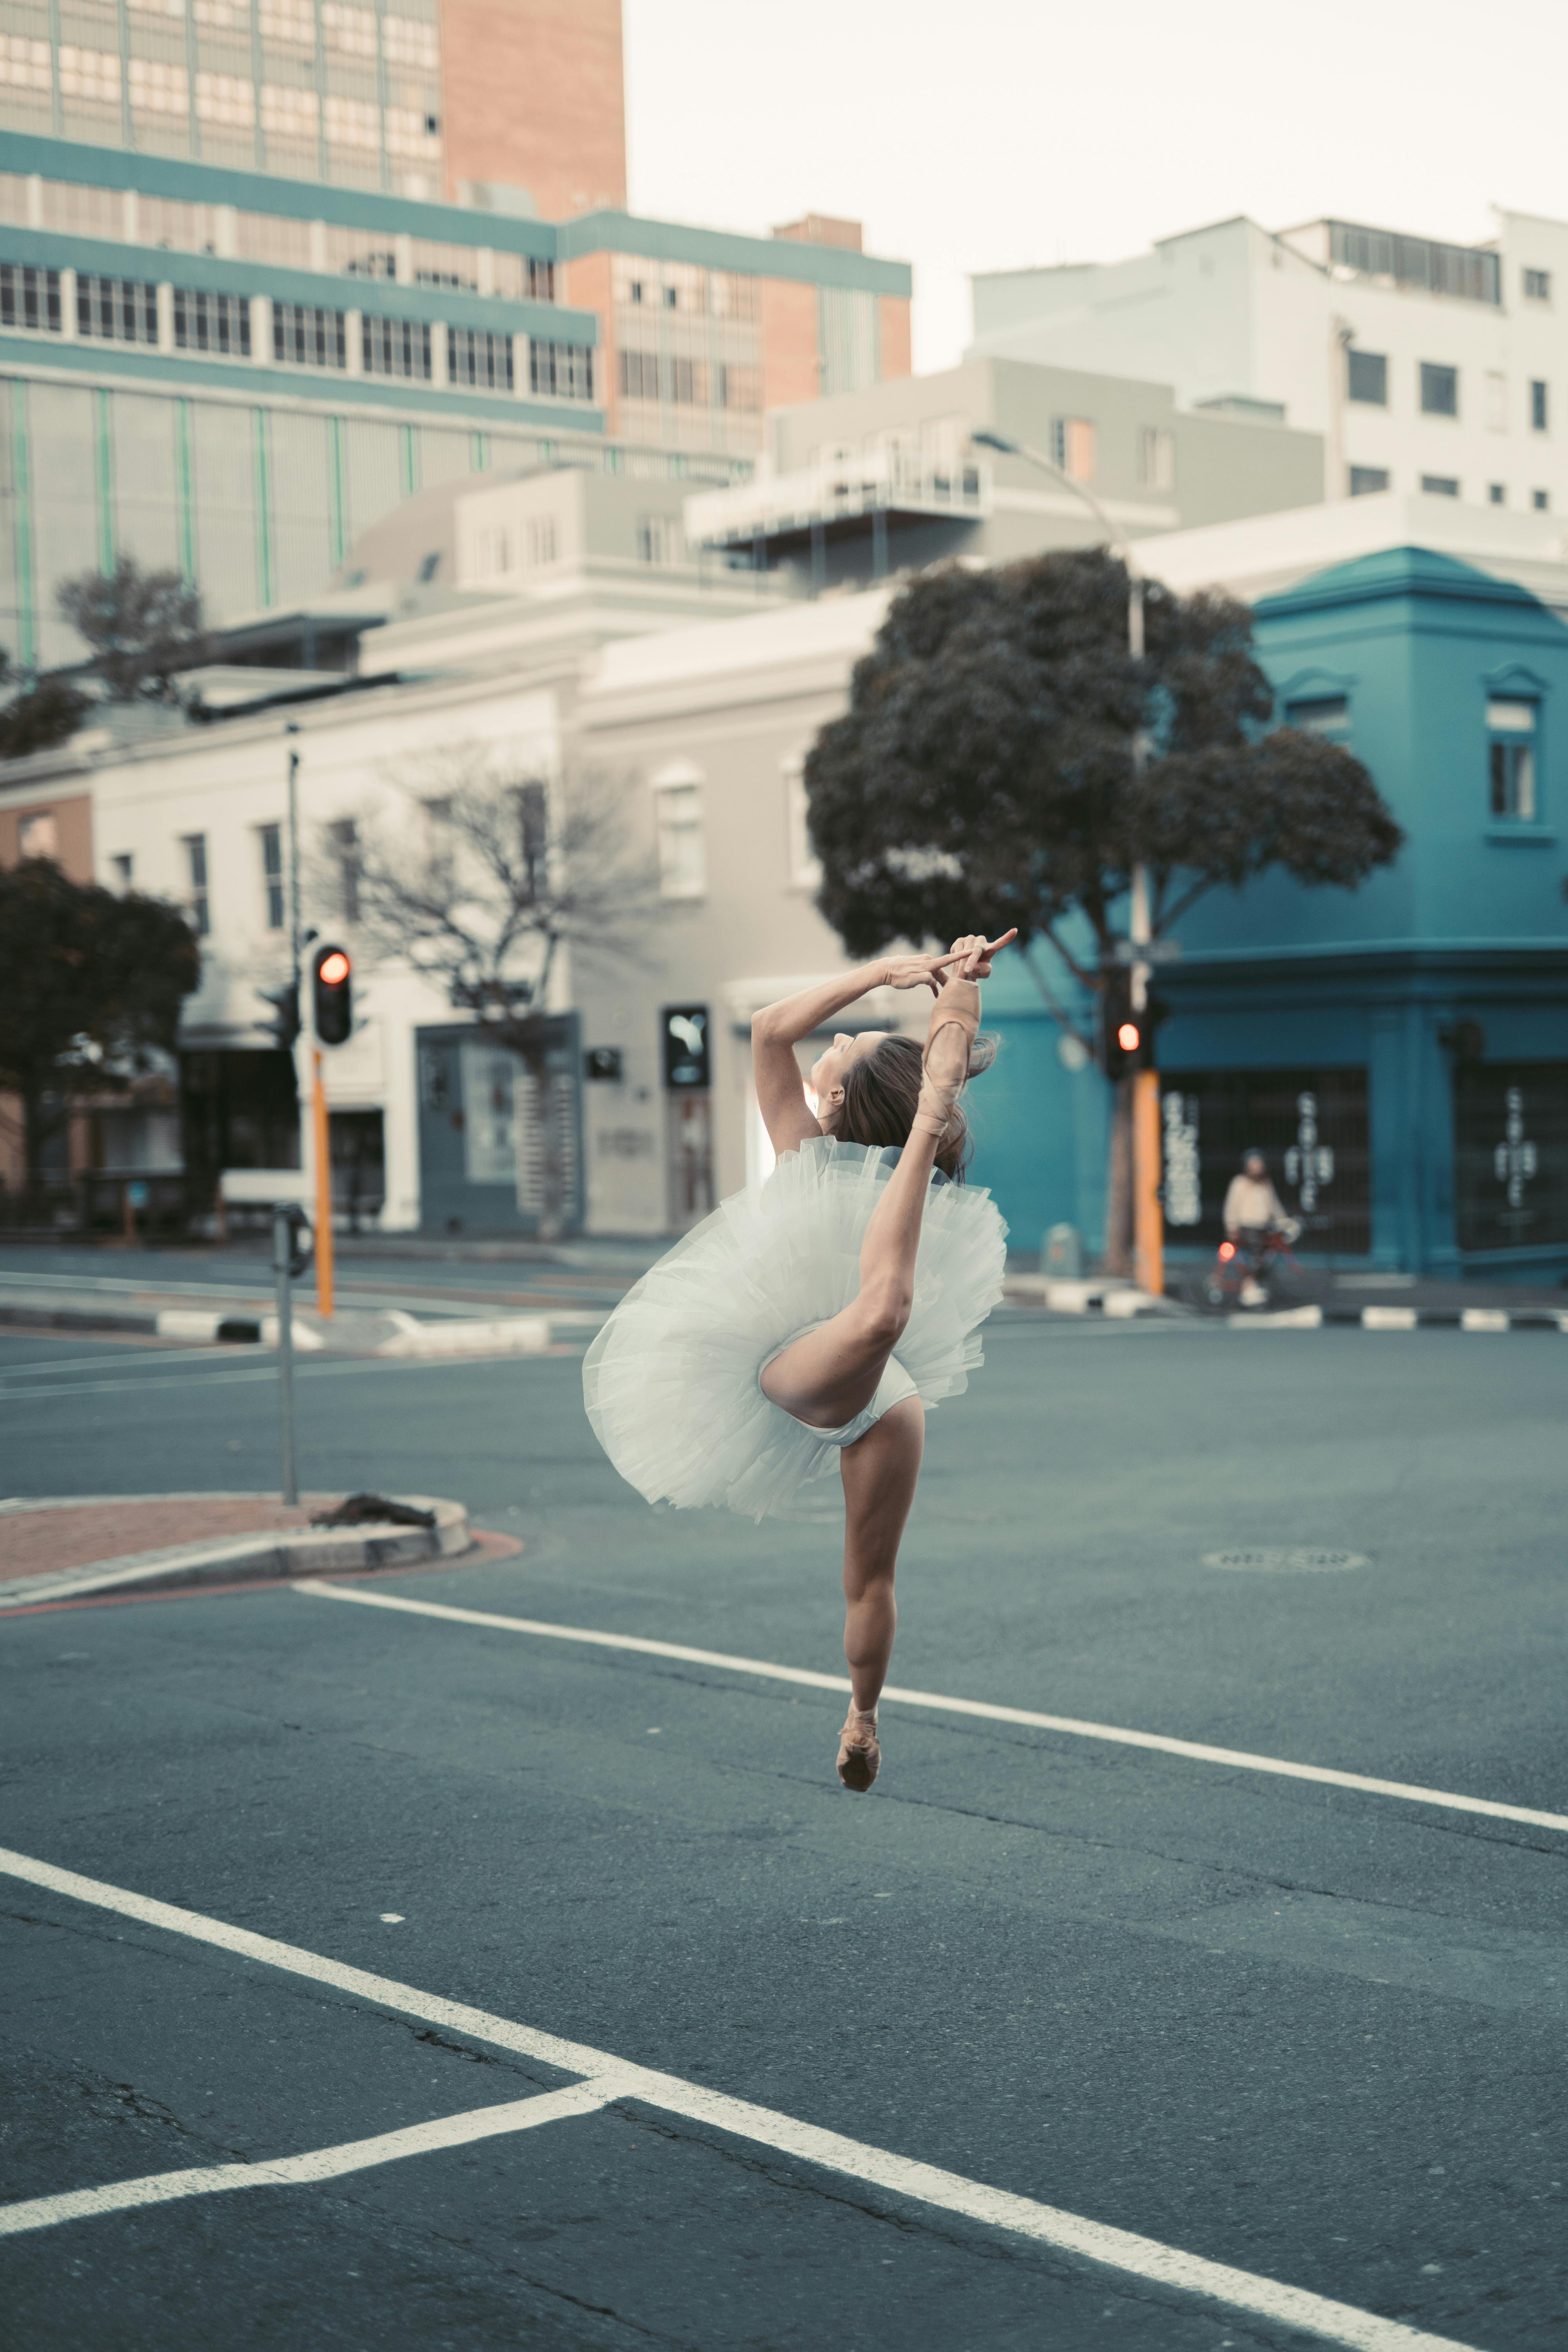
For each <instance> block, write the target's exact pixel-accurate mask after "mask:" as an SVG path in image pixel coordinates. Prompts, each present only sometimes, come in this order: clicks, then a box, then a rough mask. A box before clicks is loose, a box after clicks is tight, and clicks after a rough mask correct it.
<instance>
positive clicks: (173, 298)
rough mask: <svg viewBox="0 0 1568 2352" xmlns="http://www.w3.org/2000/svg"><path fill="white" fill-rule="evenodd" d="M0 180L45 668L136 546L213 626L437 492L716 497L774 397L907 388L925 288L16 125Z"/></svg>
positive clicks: (659, 231) (804, 261)
mask: <svg viewBox="0 0 1568 2352" xmlns="http://www.w3.org/2000/svg"><path fill="white" fill-rule="evenodd" d="M122 13H123V12H122ZM60 54H61V55H63V54H64V52H63V51H61V52H60ZM40 70H41V68H40ZM0 163H3V164H4V166H5V168H4V169H3V170H0V643H4V644H5V645H6V646H7V647H8V649H9V650H10V652H11V654H12V656H13V657H14V658H15V659H16V661H17V662H18V663H20V664H21V665H22V666H23V667H36V666H40V665H47V664H50V663H53V662H58V661H62V660H68V659H69V658H70V657H71V656H72V654H73V653H74V652H75V651H76V650H77V648H76V647H75V646H74V642H73V640H72V639H71V638H70V636H69V634H68V632H67V631H65V630H64V629H63V628H62V627H61V625H59V623H58V621H57V619H56V618H55V613H54V592H55V588H56V585H57V583H58V582H59V581H60V580H61V579H63V578H66V577H68V576H70V575H72V574H74V573H78V572H82V571H85V570H89V569H92V568H95V567H96V568H106V567H110V566H111V565H112V563H113V562H114V560H115V558H116V556H117V555H118V554H119V553H120V552H121V551H129V552H131V553H132V554H133V555H135V556H136V557H137V559H138V560H139V561H140V562H143V563H145V564H157V565H160V566H165V565H172V566H175V567H177V568H179V569H180V570H182V571H184V572H185V573H186V574H187V575H188V576H190V577H193V578H194V579H195V581H196V582H197V583H198V584H199V585H200V587H201V589H202V592H203V594H204V597H205V602H206V607H207V610H208V613H209V615H210V616H211V618H212V619H213V620H215V621H216V622H217V623H219V624H222V623H226V622H228V621H232V620H234V619H237V618H238V617H240V616H242V615H244V614H249V613H252V612H255V611H257V610H258V609H265V608H267V607H269V606H275V605H288V604H295V603H298V602H300V601H303V600H305V599H308V598H309V597H310V596H311V595H313V594H317V593H320V592H321V590H322V589H323V588H324V587H325V586H326V585H327V583H328V582H329V580H330V579H331V576H332V574H333V573H334V572H335V571H336V570H337V568H338V567H339V566H340V565H341V563H342V560H343V557H344V555H345V553H346V551H347V550H348V548H349V546H350V545H351V544H352V543H353V541H355V540H356V539H358V538H360V537H362V536H363V532H364V531H365V530H367V529H369V528H370V527H371V526H372V525H373V524H374V523H376V522H377V521H379V520H381V519H382V517H383V516H384V515H385V514H386V513H388V512H389V511H390V509H392V508H393V507H394V506H395V505H396V504H397V503H398V501H399V500H400V499H405V498H407V497H409V496H411V495H412V494H413V493H414V492H416V491H417V490H419V489H421V488H428V487H430V486H433V485H435V484H437V483H440V482H445V481H448V480H451V479H452V478H455V477H458V476H462V475H466V474H469V473H479V472H484V471H487V470H493V471H495V472H498V473H516V472H521V471H522V470H525V469H527V468H529V467H535V466H538V465H541V464H543V465H550V464H554V463H570V464H576V465H587V466H590V467H595V468H599V469H603V470H606V471H616V470H626V471H628V472H633V473H643V474H647V475H650V476H658V477H662V478H668V477H670V476H671V475H677V476H679V477H681V478H687V479H689V480H690V481H691V482H692V483H693V484H694V485H695V486H699V487H700V486H701V485H703V484H712V485H723V484H726V483H728V482H730V481H731V480H733V479H735V478H737V477H738V476H740V475H742V474H743V473H744V472H746V471H747V470H748V469H749V467H750V463H751V460H752V457H753V455H754V453H755V452H756V450H757V449H758V448H759V447H760V445H761V435H762V415H763V405H764V403H772V402H774V401H776V400H778V399H781V398H795V399H798V398H805V397H811V396H813V395H814V394H815V393H816V391H817V390H818V389H819V388H821V387H822V386H823V385H824V384H825V383H826V384H829V385H833V386H836V387H837V388H843V389H852V388H854V387H855V386H856V385H857V384H859V383H870V382H874V381H876V380H878V379H879V376H880V375H882V374H884V373H907V371H908V367H909V328H908V311H909V290H910V273H909V271H908V269H907V268H906V267H905V266H904V265H902V264H900V263H893V262H887V261H882V260H879V259H877V258H875V257H871V256H868V255H866V254H863V253H861V252H860V251H859V249H858V230H856V229H854V226H853V224H845V223H835V222H826V221H823V220H820V219H816V218H815V217H814V218H813V219H811V220H808V221H805V222H803V223H799V224H796V225H795V227H794V228H793V229H791V230H789V231H787V232H781V233H780V234H778V235H777V236H773V237H745V236H733V235H731V234H729V233H727V232H721V231H709V230H704V229H700V228H689V227H681V226H678V225H675V224H671V223H663V222H647V221H640V220H637V219H635V218H634V217H632V216H631V215H627V214H626V213H625V212H621V211H601V212H596V213H591V214H587V215H583V216H581V217H579V218H577V219H574V220H571V221H567V222H564V223H556V222H551V221H546V220H541V219H538V218H534V217H530V216H529V215H527V214H526V213H521V212H517V213H513V212H508V211H505V210H501V209H481V208H479V205H477V204H475V203H469V204H467V205H454V204H437V203H432V202H429V201H426V200H422V199H420V198H416V197H414V196H410V195H406V194H391V193H387V192H386V191H385V190H384V189H381V188H378V187H366V186H354V185H334V184H327V183H326V182H325V181H321V182H317V181H310V180H304V179H299V180H293V179H289V178H285V177H282V176H279V174H278V173H276V172H260V171H255V170H248V169H239V168H235V167H233V166H231V165H229V164H218V163H210V162H205V161H201V162H197V161H193V160H190V158H189V157H188V156H187V155H184V154H170V153H167V152H164V153H159V152H146V151H145V150H144V149H139V148H136V147H133V146H132V145H129V144H121V145H115V144H109V143H105V144H102V145H92V144H89V143H87V142H85V141H82V140H80V139H70V138H59V137H55V136H52V135H44V134H42V133H34V132H28V131H11V132H8V133H7V134H6V135H5V142H4V147H3V150H0ZM492 193H494V192H492Z"/></svg>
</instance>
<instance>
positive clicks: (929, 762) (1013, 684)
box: [805, 550, 1404, 1018]
mask: <svg viewBox="0 0 1568 2352" xmlns="http://www.w3.org/2000/svg"><path fill="white" fill-rule="evenodd" d="M1127 596H1128V581H1127V573H1126V571H1125V569H1124V567H1123V566H1122V564H1121V562H1120V561H1119V560H1118V559H1116V558H1115V557H1113V556H1111V555H1110V554H1108V553H1107V552H1105V551H1103V550H1090V551H1072V552H1068V553H1062V554H1055V555H1047V556H1042V557H1038V558H1035V559H1032V560H1031V561H1029V562H1024V563H1016V564H1012V565H1009V566H1007V567H1005V568H1004V569H999V570H994V571H984V572H971V571H965V570H960V569H959V568H957V567H956V566H954V567H951V568H948V569H945V570H942V571H940V572H931V573H927V574H925V575H924V576H923V577H921V578H920V579H917V580H916V581H914V582H913V583H911V584H910V586H909V587H908V588H906V589H905V590H904V591H903V593H901V594H900V596H898V597H897V598H895V600H894V602H893V604H891V606H890V607H889V612H888V614H887V617H886V619H885V620H884V622H883V624H882V626H881V628H880V629H879V631H878V634H877V639H876V643H875V644H874V646H872V648H871V651H870V652H869V653H868V654H867V655H866V656H865V657H864V658H863V659H862V660H861V661H860V662H859V663H858V665H857V667H856V670H855V675H854V679H853V684H852V688H851V693H850V702H849V709H848V710H847V712H846V713H845V715H844V716H843V717H842V718H840V719H835V720H833V721H831V722H830V724H829V725H827V726H826V727H825V728H824V729H823V730H822V732H821V734H820V735H819V736H818V738H817V740H816V744H815V746H814V747H813V749H812V751H811V754H810V756H809V758H808V760H807V761H806V768H805V780H806V787H807V792H808V794H809V803H810V821H811V834H812V839H813V842H814V844H815V846H816V851H817V854H818V856H820V858H821V861H822V866H823V872H824V882H823V887H822V891H821V895H820V898H819V901H818V903H819V904H820V906H821V908H822V910H823V912H824V914H825V915H826V917H827V919H828V920H829V921H830V922H831V923H832V924H833V925H834V927H835V929H837V931H838V933H839V935H840V937H841V938H842V939H843V940H844V943H845V945H846V947H847V949H848V950H849V951H850V953H851V954H854V955H870V954H874V953H876V952H877V951H878V950H879V949H881V948H883V947H885V946H887V945H888V944H889V943H890V942H891V941H893V940H898V939H909V940H926V939H940V940H947V939H953V938H956V937H957V936H958V935H959V934H960V933H961V932H963V931H965V930H969V929H973V928H974V927H975V926H976V925H977V924H978V923H981V922H982V921H984V923H985V924H987V925H989V926H990V927H991V928H993V929H998V928H1000V927H1002V926H1004V925H1005V924H1008V923H1016V925H1017V927H1018V934H1019V942H1020V945H1021V946H1023V947H1025V948H1027V946H1028V944H1029V942H1030V941H1031V940H1037V939H1042V938H1043V939H1046V940H1049V941H1050V942H1051V944H1052V945H1053V946H1054V947H1056V948H1057V950H1058V952H1059V953H1060V954H1061V955H1062V957H1063V959H1064V961H1066V962H1067V963H1068V965H1069V967H1070V968H1071V969H1072V970H1073V971H1075V972H1076V973H1077V974H1078V976H1079V978H1080V979H1081V980H1082V981H1084V982H1086V984H1088V985H1089V986H1098V985H1099V984H1100V979H1099V972H1098V971H1097V970H1096V969H1095V968H1094V967H1092V966H1089V965H1086V964H1085V963H1084V962H1083V961H1082V959H1081V958H1080V957H1079V956H1078V955H1075V953H1074V952H1073V951H1072V949H1071V947H1070V945H1069V944H1068V942H1067V941H1066V940H1064V938H1063V929H1062V927H1063V924H1064V921H1065V919H1067V918H1068V916H1070V915H1072V914H1074V913H1079V914H1081V915H1083V916H1084V917H1086V918H1087V919H1088V921H1089V925H1090V927H1091V929H1092V930H1093V933H1094V935H1095V939H1096V940H1097V943H1098V950H1099V968H1100V971H1103V969H1104V967H1106V966H1107V965H1108V964H1109V963H1110V961H1111V960H1112V958H1113V957H1114V953H1115V941H1116V938H1117V929H1116V926H1115V924H1114V923H1113V920H1112V910H1113V908H1114V907H1115V904H1116V901H1117V900H1118V898H1121V897H1123V896H1124V895H1125V893H1126V891H1127V889H1128V887H1129V883H1130V879H1131V871H1132V868H1133V866H1134V865H1135V864H1136V863H1137V862H1139V861H1140V860H1142V863H1143V864H1144V866H1145V867H1146V869H1147V872H1148V876H1149V881H1150V886H1151V896H1152V918H1153V928H1154V932H1155V935H1156V936H1158V935H1159V934H1160V932H1161V931H1163V930H1165V929H1169V928H1170V926H1171V925H1172V924H1173V923H1174V922H1175V921H1176V920H1177V919H1179V918H1180V916H1181V915H1182V914H1184V912H1185V911H1186V909H1187V908H1189V907H1190V906H1192V905H1193V903H1194V900H1195V899H1197V898H1200V897H1201V896H1202V895H1203V893H1204V892H1205V891H1206V890H1209V889H1212V888H1214V887H1215V886H1216V885H1218V884H1222V883H1223V884H1226V885H1228V886H1229V887H1231V888H1233V889H1239V888H1240V887H1241V886H1242V885H1243V884H1244V883H1245V882H1247V881H1248V880H1249V879H1250V878H1251V877H1253V876H1254V875H1258V874H1261V873H1262V872H1264V871H1265V870H1266V869H1267V868H1268V867H1271V866H1278V867H1280V868H1282V869H1283V870H1284V871H1285V872H1286V873H1288V874H1290V875H1293V876H1294V877H1295V878H1296V879H1297V880H1298V881H1300V882H1304V883H1309V884H1325V883H1331V884H1334V885H1336V886H1338V887H1341V888H1345V889H1350V888H1353V887H1355V886H1356V884H1358V883H1359V882H1361V881H1362V880H1363V878H1364V877H1365V876H1366V875H1367V874H1368V873H1370V872H1371V871H1372V869H1373V867H1374V866H1383V865H1386V864H1388V863H1389V862H1390V860H1392V859H1393V858H1394V856H1395V855H1396V854H1397V852H1398V850H1399V847H1400V845H1401V842H1402V841H1403V839H1404V835H1402V833H1401V831H1400V828H1399V826H1398V825H1397V824H1395V823H1394V818H1393V816H1392V815H1391V814H1389V811H1388V809H1387V808H1386V807H1385V806H1384V802H1383V800H1382V799H1381V797H1380V795H1379V793H1378V792H1377V788H1376V786H1375V785H1374V784H1373V781H1372V778H1371V777H1370V776H1369V775H1368V773H1367V772H1366V770H1365V769H1364V768H1363V766H1362V765H1361V762H1360V761H1358V760H1355V759H1354V758H1352V755H1351V754H1350V753H1349V752H1348V751H1344V750H1342V748H1341V747H1339V746H1337V745H1335V744H1332V743H1330V742H1327V741H1325V740H1323V739H1322V738H1321V737H1320V736H1316V735H1311V734H1308V733H1305V732H1302V731H1300V730H1296V729H1292V728H1279V729H1276V730H1273V731H1272V732H1268V733H1265V732H1264V731H1263V730H1264V727H1265V725H1266V722H1267V721H1268V718H1269V716H1270V714H1271V711H1272V708H1273V698H1272V695H1271V692H1270V689H1269V687H1268V680H1267V679H1266V678H1265V677H1264V676H1263V673H1262V671H1261V670H1260V669H1259V668H1258V664H1257V662H1256V661H1255V660H1254V658H1253V653H1252V630H1251V618H1250V615H1249V614H1248V613H1247V609H1246V607H1245V606H1244V605H1241V604H1235V603H1233V602H1231V601H1230V600H1228V599H1227V598H1224V597H1220V596H1213V595H1200V596H1193V597H1179V596H1176V595H1173V594H1172V593H1171V592H1170V591H1169V590H1167V589H1165V588H1163V587H1161V586H1160V585H1159V584H1158V583H1155V582H1150V583H1148V586H1147V589H1146V592H1145V619H1144V629H1145V646H1146V651H1145V655H1144V657H1143V659H1142V662H1136V661H1134V660H1133V658H1132V656H1131V655H1130V653H1129V652H1128V648H1127ZM1135 730H1142V734H1143V738H1144V741H1145V744H1146V747H1147V759H1146V765H1145V768H1144V772H1143V773H1142V776H1140V775H1139V774H1138V773H1137V772H1136V768H1135V763H1134V760H1133V756H1132V739H1133V735H1134V731H1135ZM1038 977H1039V975H1038V974H1037V978H1038ZM1063 1017H1064V1018H1065V1016H1063Z"/></svg>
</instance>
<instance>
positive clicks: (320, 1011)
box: [310, 947, 354, 1045]
mask: <svg viewBox="0 0 1568 2352" xmlns="http://www.w3.org/2000/svg"><path fill="white" fill-rule="evenodd" d="M310 978H311V983H312V984H311V989H310V1011H311V1015H312V1022H311V1025H312V1027H313V1028H314V1030H315V1033H316V1043H317V1045H347V1044H348V1041H349V1039H350V1038H351V1037H352V1036H353V1029H354V1009H353V963H352V962H351V961H350V960H349V957H348V955H347V953H346V952H345V950H343V949H342V948H327V947H323V948H318V949H317V950H316V953H315V957H314V960H313V961H312V962H311V965H310Z"/></svg>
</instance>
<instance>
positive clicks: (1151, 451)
mask: <svg viewBox="0 0 1568 2352" xmlns="http://www.w3.org/2000/svg"><path fill="white" fill-rule="evenodd" d="M1138 484H1139V488H1141V489H1145V490H1170V489H1173V488H1175V484H1176V436H1175V435H1174V434H1173V433H1167V432H1165V431H1163V429H1162V427H1161V426H1159V425H1140V426H1139V428H1138Z"/></svg>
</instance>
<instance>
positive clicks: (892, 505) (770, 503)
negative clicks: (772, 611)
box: [686, 449, 991, 547]
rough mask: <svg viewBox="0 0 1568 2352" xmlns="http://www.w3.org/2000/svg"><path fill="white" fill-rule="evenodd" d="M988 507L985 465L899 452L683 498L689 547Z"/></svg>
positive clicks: (972, 514) (968, 517)
mask: <svg viewBox="0 0 1568 2352" xmlns="http://www.w3.org/2000/svg"><path fill="white" fill-rule="evenodd" d="M990 511H991V469H990V467H988V466H983V465H980V464H979V463H978V462H977V461H976V460H975V459H973V458H972V457H967V458H964V459H963V461H962V462H960V463H958V464H956V465H946V464H943V463H942V462H941V461H940V460H938V459H935V458H931V457H919V456H916V455H913V454H911V453H910V452H908V451H905V450H901V449H878V450H874V451H870V452H868V454H867V455H865V456H864V457H849V458H845V459H842V460H840V461H838V462H836V463H834V464H831V465H828V464H823V465H817V466H811V467H805V469H804V470H803V471H801V472H799V473H795V474H768V475H762V476H759V477H757V478H754V479H752V481H749V482H741V483H737V484H736V486H735V488H733V489H728V490H709V491H705V492H703V493H701V494H700V496H698V497H696V498H690V499H687V501H686V536H687V540H688V542H689V544H690V545H693V546H702V547H743V546H745V545H747V544H748V543H751V542H753V541H757V540H776V539H786V538H791V537H794V536H796V535H801V534H805V533H809V532H810V531H812V530H820V529H823V528H825V527H826V526H827V525H829V524H833V523H843V522H851V521H854V520H856V519H858V517H860V516H862V515H868V516H874V515H877V514H884V515H890V514H900V515H907V516H910V517H911V518H912V517H916V516H945V517H949V518H952V519H953V520H962V521H964V522H981V521H984V519H985V517H986V516H987V515H988V514H989V513H990Z"/></svg>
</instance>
